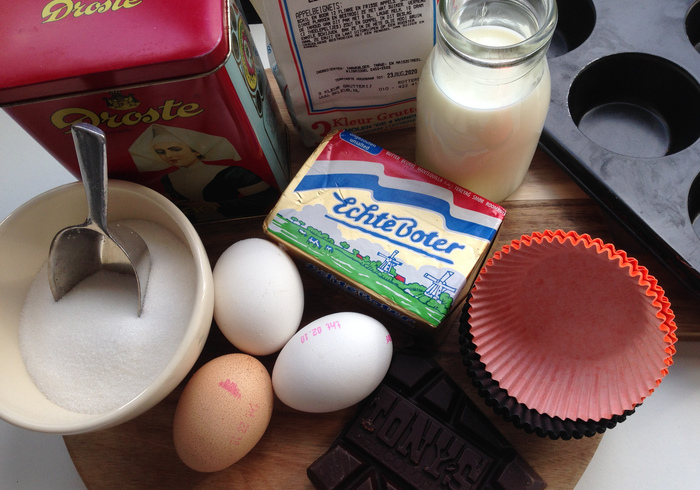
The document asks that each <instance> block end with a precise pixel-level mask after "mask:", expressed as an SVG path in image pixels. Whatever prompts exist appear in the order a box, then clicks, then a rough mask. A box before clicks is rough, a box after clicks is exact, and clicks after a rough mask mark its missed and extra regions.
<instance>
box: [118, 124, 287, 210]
mask: <svg viewBox="0 0 700 490" xmlns="http://www.w3.org/2000/svg"><path fill="white" fill-rule="evenodd" d="M129 153H130V154H131V157H132V159H133V160H134V164H135V165H136V167H137V169H138V170H139V172H156V171H163V170H167V169H170V171H169V172H168V173H166V174H165V175H164V176H163V177H162V178H161V183H162V184H163V187H164V189H165V192H166V193H167V195H168V196H169V197H170V199H171V200H172V201H173V202H175V204H177V205H178V206H180V207H181V208H183V211H185V210H187V209H192V208H194V207H197V203H200V204H201V203H209V204H215V205H216V206H217V208H218V209H217V211H218V212H219V213H221V214H222V215H223V216H224V217H227V218H236V217H245V216H254V215H261V214H265V213H266V212H267V211H268V210H269V208H270V207H271V206H272V205H273V204H274V203H275V202H276V200H277V198H278V197H279V191H278V190H277V189H276V188H274V187H272V186H270V185H269V184H268V183H267V182H265V181H264V180H262V179H261V178H260V177H259V176H258V175H256V174H255V173H254V172H252V171H251V170H248V169H246V168H244V167H241V166H239V165H236V163H235V162H238V161H240V160H241V157H240V155H239V154H238V152H237V151H236V149H235V148H234V146H233V145H232V144H231V143H230V142H229V141H228V140H227V139H226V138H223V137H220V136H213V135H209V134H206V133H201V132H198V131H193V130H190V129H184V128H177V127H170V126H162V125H160V124H152V125H150V126H149V127H148V128H147V129H146V131H144V132H143V133H142V134H141V135H140V136H139V137H138V138H137V139H136V141H134V143H133V144H132V145H131V147H130V148H129ZM186 214H189V213H187V212H186Z"/></svg>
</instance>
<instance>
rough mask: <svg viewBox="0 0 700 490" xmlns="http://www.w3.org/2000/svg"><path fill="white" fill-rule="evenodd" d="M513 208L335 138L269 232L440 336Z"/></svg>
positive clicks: (365, 144) (276, 212) (296, 182)
mask: <svg viewBox="0 0 700 490" xmlns="http://www.w3.org/2000/svg"><path fill="white" fill-rule="evenodd" d="M504 218H505V210H504V209H503V208H502V207H501V206H499V205H497V204H494V203H492V202H490V201H488V200H486V199H484V198H482V197H480V196H478V195H476V194H474V193H472V192H470V191H469V190H467V189H464V188H462V187H459V186H458V185H456V184H454V183H452V182H449V181H447V180H445V179H443V178H441V177H439V176H437V175H435V174H433V173H432V172H429V171H427V170H424V169H422V168H420V167H418V166H417V165H415V164H413V163H411V162H409V161H407V160H406V159H404V158H401V157H399V156H398V155H395V154H393V153H391V152H389V151H387V150H385V149H383V148H380V147H379V146H377V145H374V144H372V143H370V142H369V141H367V140H365V139H363V138H361V137H359V136H357V135H355V134H354V133H351V132H348V131H342V132H334V133H331V134H330V135H329V136H327V137H326V138H325V139H324V140H323V142H322V143H321V144H320V145H319V146H318V148H317V149H316V150H315V151H314V153H313V154H312V155H311V156H310V157H309V159H308V160H307V161H306V163H305V164H304V165H303V166H302V168H301V169H300V170H299V172H298V173H297V175H296V176H295V178H294V179H293V180H292V182H291V183H290V185H289V186H288V187H287V189H286V191H285V192H284V193H283V194H282V196H281V198H280V200H279V201H278V202H277V204H276V206H275V207H274V208H273V209H272V211H271V212H270V214H269V215H268V216H267V218H266V220H265V222H264V225H263V228H264V230H265V232H266V233H267V236H269V237H270V238H271V239H272V240H274V241H276V242H278V243H279V244H281V245H282V246H283V247H284V248H285V250H287V251H288V252H289V253H290V254H291V255H292V256H294V257H295V258H296V259H298V260H299V261H301V262H302V263H303V266H304V267H305V268H307V269H308V270H310V271H311V272H312V273H318V275H319V276H321V277H323V278H325V279H327V280H328V281H330V282H331V283H333V284H335V285H336V286H339V287H341V288H343V289H345V290H346V291H347V292H349V293H351V294H353V295H356V296H357V297H359V298H361V299H363V300H365V301H367V302H369V303H372V304H374V305H376V306H377V307H378V308H380V309H382V310H384V311H385V312H387V313H389V314H391V315H394V316H395V317H398V318H400V319H401V320H403V324H404V325H406V326H407V327H408V328H409V330H410V331H411V332H412V333H414V334H416V335H417V336H420V337H426V338H431V339H436V338H439V337H440V331H441V330H442V329H441V327H442V326H444V325H445V323H446V322H444V320H445V319H446V318H447V317H448V316H449V315H450V314H451V313H452V312H453V311H454V309H455V308H457V306H458V305H459V304H460V303H461V302H462V300H463V299H464V298H465V296H466V295H467V293H468V292H469V289H470V288H471V285H472V283H473V282H474V279H475V278H476V275H477V274H478V272H479V269H480V268H481V266H482V264H483V262H484V260H485V258H486V256H487V255H488V252H489V250H490V247H491V245H492V243H493V241H494V238H495V237H496V234H497V233H498V231H499V229H500V226H501V224H502V222H503V219H504Z"/></svg>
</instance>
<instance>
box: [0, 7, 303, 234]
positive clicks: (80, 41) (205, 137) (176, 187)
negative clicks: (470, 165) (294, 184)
mask: <svg viewBox="0 0 700 490" xmlns="http://www.w3.org/2000/svg"><path fill="white" fill-rule="evenodd" d="M0 12H1V14H2V23H3V28H2V29H0V46H2V50H0V66H1V67H2V70H1V71H0V106H2V107H3V108H4V110H5V111H6V112H7V113H8V114H9V115H10V116H11V117H12V118H13V119H14V120H15V121H17V122H18V123H19V124H20V126H22V127H23V128H24V129H25V130H26V131H27V132H28V133H29V134H31V135H32V137H34V138H35V139H36V140H37V141H38V142H39V143H40V144H41V145H42V146H43V147H44V148H46V149H47V150H48V151H49V153H51V154H52V155H53V156H54V157H56V158H57V159H58V161H60V162H61V163H62V164H63V165H64V166H65V167H67V168H68V169H69V170H70V171H71V173H73V174H74V175H75V176H76V177H79V176H80V170H79V168H78V161H77V157H76V154H75V147H74V145H73V140H72V136H71V133H70V126H71V124H73V123H76V122H79V121H83V122H87V123H90V124H93V125H95V126H98V127H99V128H101V129H102V130H103V131H104V132H105V133H106V135H107V159H108V171H109V177H110V178H118V179H124V180H130V181H133V182H137V183H140V184H143V185H146V186H148V187H151V188H153V189H156V190H158V191H159V192H162V193H163V194H165V195H167V196H168V197H170V198H171V199H172V200H173V202H175V203H176V204H177V205H178V206H180V208H181V209H182V210H183V211H184V212H185V214H187V215H188V216H189V217H190V219H191V220H192V221H193V222H203V221H214V220H220V219H227V218H236V217H243V216H251V215H264V214H266V212H267V211H268V210H269V209H270V208H271V207H272V205H273V204H274V203H275V202H276V201H277V198H278V197H279V195H280V191H281V189H283V188H284V187H285V186H286V185H287V183H288V181H289V166H288V155H287V136H286V132H285V131H284V125H283V124H282V122H281V119H280V118H279V112H278V111H277V106H276V104H275V102H274V99H273V97H272V95H271V92H270V86H269V83H268V79H267V77H266V75H265V71H264V68H263V66H262V63H261V60H260V58H259V56H258V54H257V51H256V50H255V46H254V45H253V41H252V37H251V35H250V31H249V29H248V25H247V23H246V20H245V18H244V15H243V14H242V10H241V8H240V4H239V3H238V2H237V0H230V1H226V0H198V1H196V2H192V1H187V0H104V1H91V0H87V1H86V2H78V1H74V0H52V1H49V0H40V1H37V0H30V1H27V2H5V3H4V5H3V6H2V8H0Z"/></svg>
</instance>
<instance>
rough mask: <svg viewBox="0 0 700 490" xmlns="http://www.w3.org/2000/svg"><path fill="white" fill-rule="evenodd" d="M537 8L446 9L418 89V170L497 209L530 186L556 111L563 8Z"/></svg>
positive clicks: (462, 4) (549, 3)
mask: <svg viewBox="0 0 700 490" xmlns="http://www.w3.org/2000/svg"><path fill="white" fill-rule="evenodd" d="M476 3H478V4H480V8H476V7H475V6H473V5H471V4H476ZM496 4H507V5H508V8H499V9H497V8H496ZM521 4H523V5H521ZM531 4H532V5H531ZM535 4H538V2H537V1H534V0H533V1H532V2H525V1H523V2H513V1H510V2H502V1H494V2H472V1H471V0H458V1H457V2H451V3H450V2H449V1H441V2H440V16H439V18H438V26H439V30H440V37H439V39H438V43H437V44H436V46H435V48H434V49H433V51H432V53H431V54H430V57H429V58H428V60H427V61H426V64H425V66H424V68H423V72H422V74H421V78H420V82H419V86H418V95H417V122H416V163H417V164H418V165H421V166H423V167H425V168H427V169H429V170H432V171H433V172H435V173H437V174H439V175H441V176H443V177H445V178H447V179H449V180H451V181H453V182H455V183H457V184H459V185H461V186H463V187H466V188H467V189H469V190H471V191H473V192H475V193H477V194H479V195H481V196H483V197H485V198H487V199H489V200H491V201H495V202H500V201H503V200H504V199H506V198H507V197H508V196H509V195H510V194H512V193H513V191H514V190H515V189H516V188H517V187H518V186H519V185H520V183H521V182H522V181H523V179H524V177H525V174H526V172H527V169H528V168H529V165H530V161H531V160H532V156H533V154H534V152H535V149H536V147H537V143H538V140H539V136H540V134H541V131H542V127H543V126H544V121H545V118H546V115H547V110H548V107H549V100H550V78H549V69H548V66H547V61H546V56H545V53H546V48H547V47H548V45H549V40H550V39H551V34H552V33H553V30H554V25H555V23H556V6H555V5H554V3H553V0H543V1H541V2H539V4H541V5H539V10H538V7H537V5H535ZM545 4H546V5H545ZM455 8H456V9H458V11H457V12H456V13H455V12H452V11H451V10H450V9H455ZM530 9H534V12H535V13H534V14H533V13H528V12H530ZM491 12H493V14H491ZM537 12H539V13H540V16H541V17H542V19H540V20H537V16H536V13H537ZM552 17H553V19H552Z"/></svg>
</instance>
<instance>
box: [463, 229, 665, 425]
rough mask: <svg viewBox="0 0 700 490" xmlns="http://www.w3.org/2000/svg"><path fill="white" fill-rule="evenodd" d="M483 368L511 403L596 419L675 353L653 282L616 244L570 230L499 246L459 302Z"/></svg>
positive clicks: (620, 409) (617, 408) (625, 403)
mask: <svg viewBox="0 0 700 490" xmlns="http://www.w3.org/2000/svg"><path fill="white" fill-rule="evenodd" d="M469 305H470V309H469V315H470V320H469V323H470V333H471V335H472V336H473V343H474V345H475V346H476V353H478V355H479V356H480V360H481V362H482V363H483V364H484V366H485V369H486V370H487V371H488V372H489V373H490V375H491V377H492V378H493V380H495V381H496V382H497V383H498V385H499V386H500V388H501V389H503V390H505V391H506V392H507V393H508V395H510V396H512V397H513V398H515V399H516V400H517V401H518V402H519V403H522V404H523V405H525V406H527V407H528V408H530V409H533V410H536V411H537V412H539V413H542V414H546V415H549V416H551V417H559V418H561V419H570V420H578V419H580V420H594V421H595V420H602V419H610V418H611V417H614V416H616V415H622V414H624V413H625V412H626V411H629V410H632V409H633V408H634V407H635V406H636V405H638V404H639V403H641V402H642V401H643V400H644V399H645V398H646V397H647V396H649V395H650V394H651V393H653V391H654V389H655V388H656V387H657V386H658V385H659V383H660V382H661V380H662V378H663V377H664V376H665V375H666V374H667V373H668V367H669V366H670V365H671V364H672V363H673V361H672V356H673V354H674V353H675V347H674V344H675V342H676V335H675V331H676V325H675V323H674V321H673V320H674V314H673V312H672V310H671V307H670V304H669V301H668V299H667V298H666V297H665V296H664V291H663V289H662V288H661V287H660V286H659V285H658V283H657V281H656V279H655V278H654V277H653V276H651V275H650V274H649V273H648V271H647V269H646V268H645V267H643V266H641V265H639V263H638V262H637V261H636V260H635V259H633V258H631V257H628V256H627V254H626V253H625V252H624V251H621V250H616V249H615V247H613V246H612V245H609V244H605V243H603V242H602V241H601V240H599V239H593V238H591V237H590V236H589V235H579V234H577V233H576V232H568V233H567V232H563V231H561V230H558V231H549V230H547V231H545V232H543V233H534V234H532V235H531V236H523V237H521V239H520V240H514V241H512V242H511V243H510V245H506V246H504V247H503V248H502V249H501V250H500V251H498V252H496V253H495V254H494V256H493V257H492V258H491V259H489V260H488V261H487V262H486V264H485V265H484V267H483V268H482V270H481V272H480V274H479V277H478V278H477V280H476V281H475V284H474V287H473V289H472V297H471V299H470V302H469Z"/></svg>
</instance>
